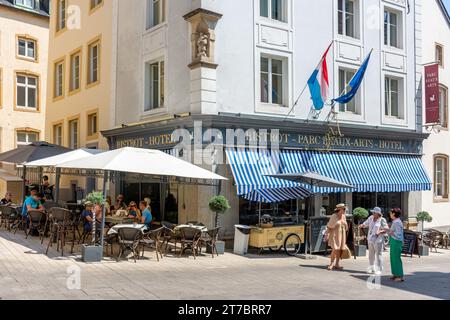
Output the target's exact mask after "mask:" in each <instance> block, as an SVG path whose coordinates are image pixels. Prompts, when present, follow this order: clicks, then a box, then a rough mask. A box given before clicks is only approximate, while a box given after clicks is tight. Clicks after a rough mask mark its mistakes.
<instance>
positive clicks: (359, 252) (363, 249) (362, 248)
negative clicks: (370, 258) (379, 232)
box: [355, 244, 367, 257]
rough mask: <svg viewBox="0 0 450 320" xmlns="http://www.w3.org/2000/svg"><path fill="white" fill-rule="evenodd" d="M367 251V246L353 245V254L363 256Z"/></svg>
mask: <svg viewBox="0 0 450 320" xmlns="http://www.w3.org/2000/svg"><path fill="white" fill-rule="evenodd" d="M366 253H367V247H366V246H365V245H361V244H357V245H355V256H357V257H365V256H366Z"/></svg>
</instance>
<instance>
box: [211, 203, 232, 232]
mask: <svg viewBox="0 0 450 320" xmlns="http://www.w3.org/2000/svg"><path fill="white" fill-rule="evenodd" d="M230 208H231V207H230V204H229V202H228V200H227V198H225V197H224V196H215V197H212V198H211V200H209V209H210V210H211V211H212V212H215V214H216V218H215V223H214V227H215V228H217V225H218V223H219V214H224V213H225V212H226V211H227V210H228V209H230Z"/></svg>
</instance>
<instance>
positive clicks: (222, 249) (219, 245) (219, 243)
mask: <svg viewBox="0 0 450 320" xmlns="http://www.w3.org/2000/svg"><path fill="white" fill-rule="evenodd" d="M216 248H217V252H218V253H219V254H224V253H225V241H216ZM211 251H212V248H211V247H207V248H206V252H207V253H211Z"/></svg>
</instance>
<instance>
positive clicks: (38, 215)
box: [25, 211, 45, 241]
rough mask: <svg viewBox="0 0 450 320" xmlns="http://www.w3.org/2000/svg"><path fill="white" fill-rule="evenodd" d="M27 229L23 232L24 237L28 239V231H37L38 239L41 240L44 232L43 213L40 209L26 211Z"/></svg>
mask: <svg viewBox="0 0 450 320" xmlns="http://www.w3.org/2000/svg"><path fill="white" fill-rule="evenodd" d="M28 220H29V221H28V229H27V232H25V234H26V236H25V239H28V236H29V235H30V233H31V234H32V232H33V231H37V232H38V234H39V239H40V240H41V241H42V239H43V238H44V234H45V222H44V221H45V214H44V213H42V212H40V211H30V212H29V213H28Z"/></svg>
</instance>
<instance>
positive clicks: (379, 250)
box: [369, 242, 383, 272]
mask: <svg viewBox="0 0 450 320" xmlns="http://www.w3.org/2000/svg"><path fill="white" fill-rule="evenodd" d="M369 263H370V267H371V268H372V270H373V271H381V272H382V271H383V243H371V242H369Z"/></svg>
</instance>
